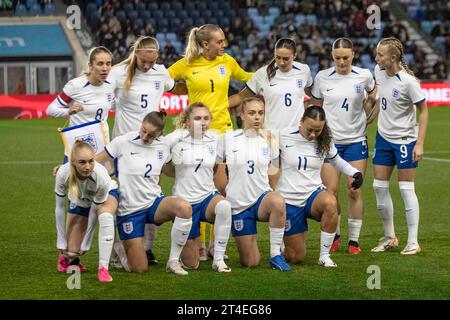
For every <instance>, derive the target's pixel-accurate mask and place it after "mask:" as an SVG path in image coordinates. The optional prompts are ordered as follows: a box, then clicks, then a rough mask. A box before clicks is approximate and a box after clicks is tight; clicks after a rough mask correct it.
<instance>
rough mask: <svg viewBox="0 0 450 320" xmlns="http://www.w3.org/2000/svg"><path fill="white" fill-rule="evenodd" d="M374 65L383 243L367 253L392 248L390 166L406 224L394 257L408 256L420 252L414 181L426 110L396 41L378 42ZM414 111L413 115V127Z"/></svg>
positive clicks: (375, 159)
mask: <svg viewBox="0 0 450 320" xmlns="http://www.w3.org/2000/svg"><path fill="white" fill-rule="evenodd" d="M375 60H376V62H377V64H378V65H377V66H376V67H375V79H376V82H377V85H378V92H379V96H380V113H379V115H378V132H377V136H376V144H375V150H374V157H373V175H374V181H373V189H374V191H375V195H376V198H377V208H378V211H379V213H380V216H381V218H382V219H383V224H384V237H382V238H381V239H380V241H379V243H378V245H377V246H376V247H375V248H373V249H372V252H383V251H386V250H388V249H390V248H395V247H397V246H398V239H397V237H396V236H395V231H394V208H393V204H392V198H391V195H390V193H389V180H390V179H391V175H392V171H393V170H394V166H395V165H396V166H397V169H398V184H399V187H400V193H401V196H402V199H403V202H404V205H405V210H406V221H407V223H408V242H407V244H406V247H405V248H404V249H403V250H402V251H401V252H400V253H401V254H403V255H413V254H417V253H419V252H420V251H421V248H420V246H419V242H418V235H417V234H418V229H419V201H418V199H417V195H416V193H415V187H414V179H415V177H416V168H417V165H418V161H419V160H422V159H423V145H424V142H425V134H426V130H427V125H428V108H427V104H426V101H425V95H424V94H423V92H422V90H421V88H420V84H419V81H418V79H417V78H416V77H415V76H414V74H413V72H412V71H411V70H410V69H409V68H408V66H407V65H406V63H405V62H404V61H403V45H402V43H401V42H400V41H399V40H398V39H396V38H384V39H381V40H380V42H379V43H378V46H377V55H376V57H375ZM416 109H419V125H418V126H417V122H416Z"/></svg>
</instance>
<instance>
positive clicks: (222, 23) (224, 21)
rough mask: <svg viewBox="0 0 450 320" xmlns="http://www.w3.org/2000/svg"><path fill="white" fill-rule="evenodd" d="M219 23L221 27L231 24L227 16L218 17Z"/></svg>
mask: <svg viewBox="0 0 450 320" xmlns="http://www.w3.org/2000/svg"><path fill="white" fill-rule="evenodd" d="M219 25H220V26H221V27H222V28H226V27H229V26H230V25H231V22H230V19H229V18H227V17H220V18H219Z"/></svg>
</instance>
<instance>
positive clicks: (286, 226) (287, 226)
mask: <svg viewBox="0 0 450 320" xmlns="http://www.w3.org/2000/svg"><path fill="white" fill-rule="evenodd" d="M291 227H292V225H291V219H287V220H286V225H285V226H284V232H288V231H289V230H291Z"/></svg>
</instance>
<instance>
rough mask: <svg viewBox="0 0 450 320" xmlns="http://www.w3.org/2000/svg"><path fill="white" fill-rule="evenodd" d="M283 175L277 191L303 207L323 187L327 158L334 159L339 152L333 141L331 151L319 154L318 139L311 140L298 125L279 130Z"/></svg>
mask: <svg viewBox="0 0 450 320" xmlns="http://www.w3.org/2000/svg"><path fill="white" fill-rule="evenodd" d="M279 143H280V159H281V178H280V181H279V183H278V187H277V191H278V192H280V194H281V195H282V196H283V197H284V198H285V199H286V203H289V204H291V205H294V206H298V207H303V206H305V204H306V201H307V200H308V198H309V197H310V195H311V194H312V193H313V192H314V191H315V190H316V189H317V188H318V187H321V186H322V179H321V177H320V170H321V169H322V165H323V162H324V160H325V158H328V159H333V158H334V157H336V156H337V154H338V152H337V150H336V147H335V146H334V142H333V141H332V142H331V144H330V151H329V152H328V154H325V155H320V154H319V151H318V148H317V141H315V140H313V141H309V140H307V139H306V138H305V137H303V135H302V134H301V133H300V132H299V129H298V127H297V128H295V127H293V128H287V129H284V130H281V131H280V142H279Z"/></svg>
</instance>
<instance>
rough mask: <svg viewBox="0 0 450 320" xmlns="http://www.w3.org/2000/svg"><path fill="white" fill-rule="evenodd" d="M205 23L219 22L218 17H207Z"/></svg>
mask: <svg viewBox="0 0 450 320" xmlns="http://www.w3.org/2000/svg"><path fill="white" fill-rule="evenodd" d="M206 23H211V24H219V19H217V18H216V17H209V18H207V19H206Z"/></svg>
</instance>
